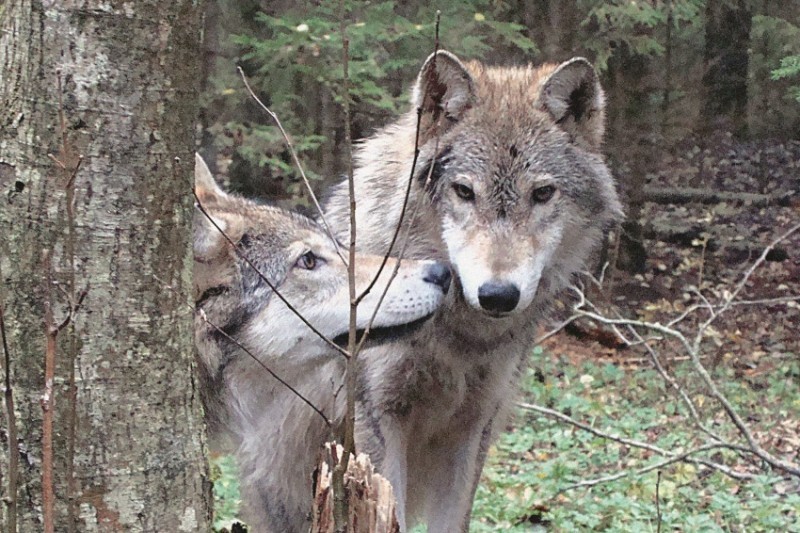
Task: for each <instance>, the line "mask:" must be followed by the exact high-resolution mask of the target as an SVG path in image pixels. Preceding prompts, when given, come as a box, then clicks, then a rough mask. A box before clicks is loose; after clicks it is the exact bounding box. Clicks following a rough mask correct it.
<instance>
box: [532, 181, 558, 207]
mask: <svg viewBox="0 0 800 533" xmlns="http://www.w3.org/2000/svg"><path fill="white" fill-rule="evenodd" d="M555 193H556V188H555V187H553V186H552V185H545V186H544V187H538V188H536V189H534V190H533V194H532V195H531V198H533V203H535V204H546V203H547V202H549V201H550V199H551V198H553V195H554V194H555Z"/></svg>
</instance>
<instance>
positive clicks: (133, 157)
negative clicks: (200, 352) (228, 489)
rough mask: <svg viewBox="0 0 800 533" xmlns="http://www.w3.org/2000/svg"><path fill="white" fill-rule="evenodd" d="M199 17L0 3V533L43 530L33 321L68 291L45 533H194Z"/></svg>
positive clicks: (202, 524)
mask: <svg viewBox="0 0 800 533" xmlns="http://www.w3.org/2000/svg"><path fill="white" fill-rule="evenodd" d="M201 6H202V2H197V1H196V0H175V1H172V2H162V1H157V0H140V1H139V2H104V1H100V0H7V1H6V2H4V3H3V4H0V278H1V279H2V284H0V305H1V306H2V308H3V311H4V318H5V326H6V332H7V334H8V346H9V351H10V364H6V363H3V368H2V374H3V376H5V374H6V373H7V372H10V378H11V379H10V381H11V385H12V392H13V397H14V402H15V403H16V429H17V430H18V439H17V440H18V442H17V443H12V442H10V440H11V439H10V438H9V431H8V421H9V413H8V411H7V404H6V403H4V404H3V409H2V418H1V419H0V420H2V422H0V426H2V427H0V483H2V486H1V487H0V495H1V496H2V498H3V499H4V501H5V503H4V504H0V508H2V511H1V512H0V530H2V531H9V530H10V529H11V528H12V527H13V526H14V522H16V530H17V531H24V532H28V531H41V530H42V529H43V501H42V493H43V487H42V457H43V452H42V440H43V407H42V402H41V398H42V395H43V393H44V391H45V386H46V384H45V379H44V375H45V374H44V360H45V350H46V344H47V335H46V330H45V316H46V309H47V308H48V307H49V308H51V309H52V315H53V317H52V318H53V320H54V323H60V322H62V321H63V320H64V319H66V318H68V315H69V311H68V310H69V308H70V305H72V304H75V303H77V300H78V299H79V295H80V294H81V292H82V291H84V290H86V291H87V292H86V296H85V299H84V301H83V306H82V308H81V309H80V310H79V311H78V312H77V313H74V315H73V316H72V320H71V322H70V324H69V325H68V326H67V327H65V328H63V329H61V330H60V331H59V332H58V335H57V338H56V343H55V347H56V352H55V366H54V375H55V377H54V380H53V385H52V389H53V391H52V397H51V398H49V400H48V402H46V403H47V404H48V405H49V407H50V409H52V411H51V412H52V413H53V424H54V431H53V442H52V446H53V454H54V459H53V466H54V468H53V470H54V483H53V485H54V487H53V488H54V493H55V513H54V523H55V530H56V531H192V532H194V531H208V530H210V526H209V523H210V485H209V478H208V471H207V463H206V460H205V457H204V439H205V437H204V427H203V422H202V412H201V406H200V400H199V396H198V395H197V394H196V391H195V390H194V382H193V377H192V372H193V368H192V366H193V346H192V317H191V312H190V311H189V310H188V308H187V306H186V302H187V301H188V300H189V296H188V295H189V294H190V290H191V264H192V262H191V261H192V256H191V241H190V234H191V214H192V199H191V185H192V178H191V175H192V169H193V151H194V139H193V137H194V128H195V122H196V119H197V105H198V104H197V91H196V80H197V79H198V74H197V71H198V66H199V65H198V62H199V60H200V55H199V54H198V53H197V50H199V41H200V18H201ZM59 80H60V81H59ZM62 112H63V113H62ZM50 156H52V157H50ZM80 156H82V162H80V164H79V161H80ZM176 158H179V161H180V163H177V162H176ZM56 160H58V161H56ZM62 165H63V168H62ZM76 167H78V169H77V172H75V168H76ZM45 251H47V252H45ZM47 255H50V257H51V258H50V260H45V259H44V258H45V257H46V256H47ZM48 278H51V279H52V282H53V283H47V280H48ZM157 278H158V279H161V280H163V283H162V282H161V281H158V279H157ZM165 283H166V284H169V285H170V286H171V287H173V288H174V290H167V289H166V288H165V286H164V284H165ZM48 304H49V305H48ZM51 325H52V324H51ZM0 360H2V358H0ZM15 448H16V449H15ZM12 455H17V456H18V457H19V468H18V469H17V474H18V477H19V479H18V482H17V487H16V489H15V490H13V491H10V490H9V479H10V476H9V472H8V467H9V464H11V461H10V458H11V456H12ZM12 502H13V503H15V504H16V513H15V516H14V517H12V516H10V512H9V509H13V508H14V506H13V505H12V504H11V503H12Z"/></svg>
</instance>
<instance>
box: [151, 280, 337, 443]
mask: <svg viewBox="0 0 800 533" xmlns="http://www.w3.org/2000/svg"><path fill="white" fill-rule="evenodd" d="M153 278H154V279H155V280H156V281H158V282H159V283H161V284H162V285H163V286H164V288H166V289H168V290H169V291H171V292H173V293H174V294H176V295H177V296H180V297H181V298H182V295H181V294H180V293H179V292H178V290H177V289H175V287H173V286H172V285H170V284H168V283H167V282H166V281H164V280H163V279H161V278H160V277H158V276H156V275H155V274H153ZM186 306H187V307H188V308H189V309H191V310H192V313H194V314H196V315H197V316H199V317H200V319H201V320H202V321H203V322H205V323H206V324H208V325H209V326H211V327H212V328H214V331H216V332H217V333H219V334H220V335H222V336H223V337H225V338H226V339H227V340H229V341H230V342H232V343H233V344H234V345H235V346H236V347H237V348H239V349H240V350H242V351H243V352H244V353H246V354H247V355H248V356H250V358H251V359H252V360H253V361H255V362H256V363H257V364H258V365H259V366H260V367H261V368H263V369H264V370H266V371H267V372H268V373H269V375H271V376H272V377H273V378H275V379H276V380H278V382H279V383H280V384H281V385H283V386H284V387H286V388H287V389H289V390H290V391H291V392H292V393H293V394H295V395H296V396H297V397H298V398H300V400H302V401H303V402H304V403H305V404H306V405H308V406H309V407H311V409H313V410H314V412H316V413H317V414H318V415H319V416H320V417H322V420H324V421H325V425H327V426H328V427H331V425H332V423H331V421H330V419H329V418H328V417H327V416H325V413H324V412H322V410H321V409H319V408H318V407H317V406H316V405H314V404H313V403H312V402H311V400H309V399H308V398H306V397H305V396H303V394H301V393H300V392H299V391H298V390H297V389H295V388H294V387H292V386H291V385H290V384H289V383H287V382H286V380H284V379H283V378H282V377H280V376H279V375H278V374H276V373H275V372H274V371H273V370H272V369H271V368H269V367H268V366H267V365H266V364H265V363H264V362H263V361H262V360H261V359H259V358H258V357H256V356H255V354H253V352H251V351H250V350H248V349H247V347H246V346H244V345H243V344H242V343H240V342H239V341H238V340H236V339H235V338H233V337H232V336H230V335H229V334H228V333H227V332H226V331H225V330H223V329H222V328H220V327H219V326H217V325H216V324H214V323H213V322H211V321H210V320H209V319H208V317H207V316H206V313H205V311H203V310H202V309H197V308H196V307H194V306H193V305H192V304H190V303H188V302H186Z"/></svg>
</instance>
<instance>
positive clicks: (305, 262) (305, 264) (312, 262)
mask: <svg viewBox="0 0 800 533" xmlns="http://www.w3.org/2000/svg"><path fill="white" fill-rule="evenodd" d="M318 263H319V261H318V258H317V256H316V255H314V252H306V253H304V254H303V255H301V256H300V259H298V260H297V263H295V266H298V267H300V268H305V269H306V270H314V269H315V268H317V264H318Z"/></svg>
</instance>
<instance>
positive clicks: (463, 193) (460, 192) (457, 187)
mask: <svg viewBox="0 0 800 533" xmlns="http://www.w3.org/2000/svg"><path fill="white" fill-rule="evenodd" d="M453 190H454V191H455V192H456V196H458V197H459V198H461V199H462V200H464V201H465V202H472V201H473V200H475V191H473V190H472V187H470V186H469V185H464V184H463V183H454V184H453Z"/></svg>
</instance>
